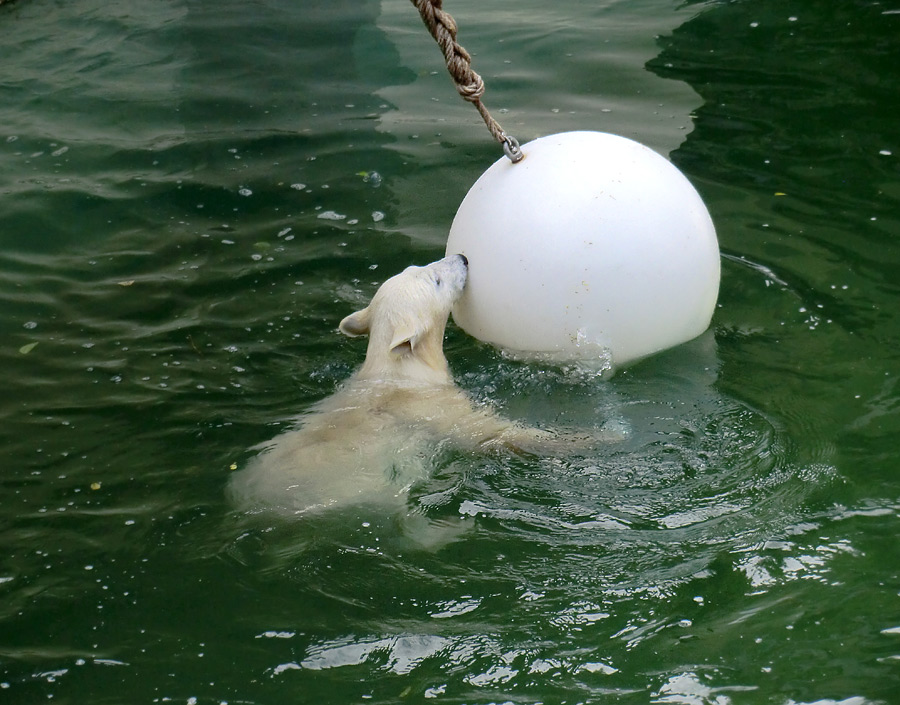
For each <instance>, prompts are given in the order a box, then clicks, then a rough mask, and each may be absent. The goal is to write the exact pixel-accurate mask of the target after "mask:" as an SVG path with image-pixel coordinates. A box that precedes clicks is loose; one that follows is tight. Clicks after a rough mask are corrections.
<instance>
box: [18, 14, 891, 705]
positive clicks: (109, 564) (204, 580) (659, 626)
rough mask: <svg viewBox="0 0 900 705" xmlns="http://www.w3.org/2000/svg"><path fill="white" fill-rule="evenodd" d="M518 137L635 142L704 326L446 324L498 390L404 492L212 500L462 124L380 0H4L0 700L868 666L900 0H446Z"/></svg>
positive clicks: (372, 280)
mask: <svg viewBox="0 0 900 705" xmlns="http://www.w3.org/2000/svg"><path fill="white" fill-rule="evenodd" d="M446 9H448V10H449V11H450V12H451V13H452V14H453V15H454V16H455V17H456V19H457V21H458V23H459V25H460V40H461V41H462V43H463V44H464V45H465V46H466V47H467V48H468V49H469V50H470V51H471V52H472V53H473V54H474V60H475V68H476V70H479V71H480V72H481V73H482V75H483V76H484V78H485V80H486V82H487V86H488V92H487V94H486V96H485V100H486V103H487V104H488V106H489V107H490V108H491V109H492V110H493V111H494V113H495V116H496V117H498V118H499V119H500V121H501V123H503V125H504V127H506V128H507V129H508V130H509V131H510V132H511V133H512V134H514V135H516V136H517V137H518V138H519V139H520V140H522V141H526V140H528V139H531V138H533V137H536V136H538V135H542V134H549V133H552V132H560V131H564V130H572V129H594V130H601V131H608V132H614V133H617V134H622V135H625V136H627V137H631V138H633V139H637V140H639V141H641V142H644V143H645V144H648V145H649V146H651V147H653V148H654V149H657V150H658V151H660V152H662V153H663V154H666V155H667V156H669V157H670V158H671V159H672V160H673V161H674V163H675V164H676V165H678V166H679V167H680V168H681V169H682V170H683V171H684V172H685V173H686V174H687V175H688V176H689V178H690V179H691V180H692V181H693V183H694V184H695V185H696V186H697V188H698V190H699V191H700V192H701V193H702V195H703V197H704V199H705V200H706V203H707V206H708V208H709V210H710V213H711V214H712V216H713V219H714V221H715V222H716V225H717V229H718V234H719V239H720V244H721V248H722V253H723V260H722V264H723V278H722V287H721V294H720V301H719V303H720V305H719V307H718V309H717V311H716V314H715V317H714V319H713V325H712V328H711V330H710V331H709V332H708V333H707V334H706V335H704V336H702V337H701V338H700V339H698V340H696V341H694V342H692V343H690V344H687V345H685V346H682V347H681V348H678V349H676V350H672V351H670V352H667V353H664V354H661V355H659V356H657V357H655V358H653V359H650V360H647V361H644V362H643V363H641V364H639V365H637V366H634V367H632V368H630V369H627V370H625V371H622V372H619V373H618V374H616V375H614V376H613V377H611V378H609V379H602V380H600V379H595V378H593V377H591V376H590V375H588V374H584V373H583V372H580V371H579V370H577V369H563V368H557V367H552V366H546V365H537V364H523V363H520V362H516V361H513V360H510V359H507V358H506V357H504V356H502V355H501V354H500V353H498V352H497V351H495V350H493V349H491V348H489V347H486V346H484V345H482V344H480V343H478V342H476V341H474V340H472V339H470V338H468V337H467V336H466V335H464V334H463V333H462V332H460V331H459V330H458V329H455V328H452V327H451V329H450V331H449V334H448V341H447V353H448V356H449V358H450V361H451V366H452V368H453V370H454V373H455V375H456V376H457V378H458V380H459V382H460V384H461V385H462V386H463V387H465V388H466V389H467V390H468V391H469V392H470V393H471V394H472V395H473V396H475V397H476V398H478V399H482V400H487V401H491V402H492V403H494V404H496V405H497V406H498V407H499V408H501V409H502V411H503V413H504V414H506V415H507V416H510V417H513V418H517V419H523V420H526V421H529V422H532V423H541V424H547V425H553V424H555V423H558V422H564V423H566V424H568V425H575V426H577V425H587V424H591V423H595V422H596V421H597V420H598V419H601V420H602V419H608V418H612V419H616V420H618V421H620V422H622V423H624V424H626V425H627V426H628V427H630V428H631V435H630V437H629V438H628V439H627V440H626V441H624V442H622V443H618V444H614V445H611V446H609V448H608V449H605V450H603V451H601V452H598V453H597V454H593V455H590V456H587V457H586V456H584V455H582V456H577V457H566V458H548V459H534V458H532V459H526V458H513V459H510V458H503V457H488V458H484V457H470V456H467V455H465V454H449V455H448V454H443V455H440V456H439V457H436V458H433V459H431V464H432V465H433V469H432V474H431V477H430V478H429V479H428V480H426V481H424V482H422V483H421V484H420V485H418V486H416V487H415V488H414V489H413V491H412V493H411V497H410V500H409V514H410V515H411V516H414V517H424V518H425V519H426V520H428V521H429V522H431V523H432V524H433V525H435V526H440V525H442V524H446V525H451V526H452V525H458V524H461V525H462V526H463V527H464V530H463V531H461V532H458V533H455V534H454V536H453V538H454V539H455V540H452V541H451V540H448V541H444V542H438V543H437V544H436V545H431V546H428V547H423V546H422V545H421V544H417V543H416V542H415V541H412V540H411V538H410V535H409V531H408V528H409V526H408V523H407V522H406V519H405V518H404V516H403V515H387V516H385V515H381V514H379V513H378V512H377V510H374V509H372V508H356V509H349V510H346V511H342V512H337V513H335V514H332V515H326V516H323V517H320V518H318V519H316V520H311V521H307V522H294V523H291V522H284V521H276V520H274V519H265V518H258V517H257V518H248V517H245V516H242V515H241V513H240V512H238V511H236V510H235V509H234V508H233V507H232V506H231V505H230V504H229V501H228V498H227V495H226V486H227V482H228V476H229V473H230V472H231V470H230V469H229V468H230V467H231V466H232V465H236V466H238V467H242V466H244V465H245V464H246V462H247V461H248V460H249V459H250V458H251V457H252V456H253V453H254V451H252V450H251V448H252V447H253V446H254V445H256V444H258V443H260V442H264V441H266V440H268V439H270V438H272V437H273V436H274V435H276V434H277V433H278V432H279V431H280V430H283V429H284V428H285V427H286V425H287V424H288V423H289V421H290V419H291V418H292V417H293V416H295V415H296V414H298V413H300V412H302V411H304V410H305V409H307V408H309V406H310V405H311V404H313V403H314V402H315V401H317V400H319V399H321V398H323V397H325V396H327V395H328V394H330V393H331V392H332V391H333V390H334V389H335V388H336V386H337V385H338V384H339V383H340V382H341V380H343V379H345V378H346V377H347V376H348V375H349V374H350V373H351V371H352V370H353V369H354V368H355V367H356V366H357V365H358V364H359V362H360V361H361V357H362V354H363V347H362V344H361V342H360V341H353V340H346V339H343V338H341V336H339V335H338V334H337V333H336V330H335V329H336V326H337V323H338V321H339V320H340V319H341V318H342V317H343V316H344V315H346V314H347V313H348V312H350V311H352V310H353V309H354V308H356V307H358V306H359V305H360V304H361V303H363V302H365V301H366V299H367V297H368V296H370V295H371V294H372V292H373V291H374V289H375V287H376V285H377V282H379V281H382V280H383V279H384V278H385V277H387V276H388V275H390V274H392V273H394V272H395V271H397V270H399V269H402V268H403V267H404V266H406V265H407V264H410V263H413V262H415V263H424V262H428V261H430V260H433V259H436V258H437V257H439V256H440V255H441V254H442V252H443V241H444V238H445V237H446V232H447V229H448V228H449V224H450V221H451V220H452V217H453V214H454V212H455V210H456V207H457V206H458V204H459V202H460V200H461V199H462V197H463V195H464V194H465V193H466V191H467V189H468V188H469V186H470V185H471V184H472V182H474V180H475V179H476V178H477V177H478V176H479V175H480V174H481V173H482V171H483V170H484V169H486V168H487V167H488V166H489V165H490V164H491V163H492V162H493V161H494V160H495V159H497V158H498V157H499V156H500V154H499V152H498V150H497V147H496V146H495V145H494V144H492V143H491V141H490V139H489V137H488V135H487V132H486V130H485V129H484V127H483V125H481V124H480V122H479V119H478V117H477V115H476V114H475V111H474V110H473V109H472V108H471V106H468V105H466V104H464V103H462V101H460V100H459V99H458V97H457V96H456V93H455V91H454V89H453V87H452V85H451V84H450V81H449V78H448V77H447V76H446V73H445V71H444V68H443V65H442V63H441V58H440V54H439V52H438V49H437V48H436V47H435V46H434V44H433V41H432V40H431V38H430V37H429V36H428V35H427V33H426V31H425V30H424V28H423V27H422V26H421V23H420V22H419V19H418V17H417V15H416V13H415V10H414V8H413V7H412V6H411V5H410V4H409V3H408V2H407V1H406V0H383V1H382V2H380V3H379V2H374V1H368V0H358V1H357V2H349V1H347V0H327V1H326V0H297V1H296V2H287V1H286V0H266V1H264V2H256V3H247V2H243V3H238V2H231V1H230V0H225V1H224V2H218V3H200V2H192V1H185V0H180V1H177V0H158V1H157V2H153V3H137V2H133V1H128V0H121V1H115V0H113V1H112V2H110V1H109V0H105V1H104V2H102V3H101V2H98V1H97V0H81V1H80V2H78V3H74V2H73V3H66V2H59V1H54V0H18V1H17V2H13V3H11V4H4V5H2V6H0V302H2V305H0V332H2V345H0V366H2V369H3V380H4V382H3V387H2V390H3V393H2V396H0V419H2V424H0V437H2V444H0V449H2V450H0V454H2V455H0V702H2V703H4V704H5V703H10V704H11V705H18V704H19V703H22V704H26V703H27V704H31V703H38V702H48V701H49V702H54V703H72V704H82V703H91V704H92V705H95V704H99V703H123V704H124V703H156V702H174V703H199V704H203V705H205V704H207V703H209V704H213V703H222V702H228V703H256V704H260V705H262V704H265V703H370V702H371V703H399V702H424V701H426V700H429V701H430V700H434V701H435V702H443V703H467V704H470V705H472V704H481V703H484V704H486V703H507V702H508V703H515V704H516V705H525V704H532V703H547V704H550V703H635V704H638V703H684V704H687V705H695V704H706V703H709V704H715V705H725V704H727V703H734V704H740V703H775V704H779V705H782V704H783V705H787V704H788V703H791V704H793V705H799V704H801V703H805V704H809V703H819V704H820V705H824V704H826V703H835V702H837V703H843V704H844V705H868V704H871V703H900V543H898V540H897V532H898V528H900V451H898V449H897V438H898V432H900V388H898V375H900V353H898V349H900V316H898V313H900V241H898V236H900V207H898V206H900V161H898V157H900V120H898V118H897V114H898V113H897V111H898V109H900V68H898V67H900V42H898V41H897V37H900V4H898V3H897V2H896V0H884V1H882V2H874V1H872V2H870V1H867V0H858V1H855V2H849V1H844V0H835V1H834V2H829V3H814V2H810V1H809V0H806V1H804V2H800V1H797V2H776V1H775V0H754V1H750V0H746V1H744V2H740V1H737V2H709V3H690V2H689V3H676V2H668V1H666V0H637V1H633V2H625V1H624V0H621V1H618V2H601V3H582V2H575V1H574V0H561V1H559V2H556V3H544V2H537V0H520V1H519V2H512V1H511V0H497V1H495V2H492V3H489V4H488V3H482V2H477V1H476V0H447V2H446Z"/></svg>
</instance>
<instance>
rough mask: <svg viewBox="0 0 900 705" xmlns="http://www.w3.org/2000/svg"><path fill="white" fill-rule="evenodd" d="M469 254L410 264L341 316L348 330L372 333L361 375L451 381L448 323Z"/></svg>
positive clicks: (354, 333) (344, 330) (353, 333)
mask: <svg viewBox="0 0 900 705" xmlns="http://www.w3.org/2000/svg"><path fill="white" fill-rule="evenodd" d="M468 264H469V263H468V260H466V258H465V256H463V255H451V256H450V257H445V258H444V259H442V260H438V261H437V262H432V263H431V264H429V265H427V266H425V267H407V268H406V269H404V270H403V271H402V272H400V274H397V275H395V276H393V277H391V278H390V279H388V280H387V281H386V282H384V284H382V285H381V287H379V289H378V291H376V292H375V296H373V297H372V301H371V303H370V304H369V305H368V306H366V307H365V308H364V309H362V310H361V311H357V312H356V313H351V314H350V315H349V316H347V317H346V318H345V319H344V320H343V321H341V325H340V330H341V332H342V333H344V334H345V335H349V336H351V337H355V336H358V335H368V336H369V346H368V349H367V351H366V361H365V363H364V364H363V366H362V368H361V369H360V371H359V376H360V377H364V378H371V379H388V380H409V381H427V382H441V383H443V382H449V381H450V372H449V369H448V367H447V360H446V358H445V357H444V350H443V343H444V329H445V327H446V325H447V318H448V317H449V316H450V309H451V308H452V307H453V304H455V303H456V302H457V300H458V299H459V297H460V296H461V295H462V292H463V287H464V286H465V285H466V277H467V275H468Z"/></svg>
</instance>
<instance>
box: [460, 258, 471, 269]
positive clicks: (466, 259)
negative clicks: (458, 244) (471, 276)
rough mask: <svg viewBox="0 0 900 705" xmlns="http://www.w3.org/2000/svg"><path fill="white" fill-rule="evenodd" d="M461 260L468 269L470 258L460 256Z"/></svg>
mask: <svg viewBox="0 0 900 705" xmlns="http://www.w3.org/2000/svg"><path fill="white" fill-rule="evenodd" d="M459 258H460V259H461V260H462V263H463V264H464V265H465V266H466V267H468V266H469V258H468V257H466V256H465V255H459Z"/></svg>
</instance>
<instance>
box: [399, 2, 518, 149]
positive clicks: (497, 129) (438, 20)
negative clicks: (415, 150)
mask: <svg viewBox="0 0 900 705" xmlns="http://www.w3.org/2000/svg"><path fill="white" fill-rule="evenodd" d="M410 2H412V4H413V5H415V6H416V9H418V11H419V15H421V17H422V21H423V22H424V23H425V26H426V27H428V31H429V32H430V33H431V36H432V37H434V40H435V41H436V42H437V43H438V46H439V47H440V48H441V51H442V52H443V53H444V61H445V62H446V64H447V70H448V71H449V72H450V77H451V78H452V79H453V83H454V84H455V85H456V90H457V92H458V93H459V95H460V96H462V98H463V100H467V101H468V102H470V103H472V105H474V106H475V108H476V109H477V110H478V114H479V115H481V119H482V120H484V124H485V125H487V128H488V130H489V131H490V133H491V135H492V136H493V138H494V139H495V140H497V141H498V142H499V143H500V144H502V145H503V151H504V152H505V153H506V156H507V157H509V159H510V160H511V161H512V162H513V163H515V162H518V161H520V160H521V159H522V158H523V157H524V156H525V155H524V154H523V153H522V150H521V149H520V148H519V143H518V142H517V141H516V139H515V138H514V137H510V136H509V135H507V134H506V132H504V130H503V128H502V127H501V126H500V123H499V122H497V121H496V120H495V119H494V118H493V116H492V115H491V114H490V112H488V109H487V108H486V107H485V105H484V103H482V102H481V96H483V95H484V80H483V79H482V78H481V76H479V75H478V74H477V73H475V71H473V70H472V56H471V55H470V54H469V52H467V51H466V50H465V49H464V48H463V47H462V46H460V44H459V43H458V42H457V41H456V32H457V26H456V20H454V19H453V18H452V17H451V16H450V14H449V13H447V12H444V10H443V8H442V5H443V0H410Z"/></svg>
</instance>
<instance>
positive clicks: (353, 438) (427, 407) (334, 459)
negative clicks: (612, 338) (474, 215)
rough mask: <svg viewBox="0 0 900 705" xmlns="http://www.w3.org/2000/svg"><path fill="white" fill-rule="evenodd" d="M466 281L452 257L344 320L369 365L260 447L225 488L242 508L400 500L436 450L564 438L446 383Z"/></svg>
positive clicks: (383, 290)
mask: <svg viewBox="0 0 900 705" xmlns="http://www.w3.org/2000/svg"><path fill="white" fill-rule="evenodd" d="M466 275H467V266H466V262H465V259H464V258H463V257H461V256H459V255H454V256H451V257H447V258H445V259H442V260H440V261H438V262H434V263H432V264H429V265H428V266H425V267H408V268H407V269H405V270H404V271H403V272H401V273H400V274H397V275H396V276H394V277H391V278H390V279H388V280H387V281H386V282H384V284H382V285H381V287H380V288H379V289H378V291H377V292H376V293H375V296H374V297H373V298H372V301H371V303H370V304H369V305H368V306H367V307H366V308H364V309H362V310H361V311H357V312H356V313H353V314H351V315H349V316H347V317H346V318H345V319H344V320H343V321H341V324H340V330H341V331H342V332H343V333H345V334H346V335H349V336H360V335H368V336H369V343H368V349H367V351H366V359H365V362H364V363H363V365H362V367H361V368H360V369H359V370H358V371H357V372H356V373H355V374H354V375H353V376H352V377H351V378H350V379H349V380H348V381H347V382H346V383H345V384H344V385H343V387H342V388H341V389H340V390H339V391H337V392H336V393H335V394H333V395H332V396H330V397H328V398H326V399H324V400H323V401H321V402H319V403H318V404H316V405H315V406H314V407H313V409H312V410H311V412H310V413H308V414H307V415H305V417H304V418H303V419H302V422H301V425H300V427H299V428H298V429H297V430H294V431H289V432H287V433H284V434H282V435H280V436H278V437H276V438H275V439H273V440H272V441H270V442H269V443H267V444H265V445H264V446H263V448H264V450H263V452H262V453H261V454H260V455H259V456H257V457H256V458H255V459H254V460H253V461H252V462H251V464H250V465H249V466H248V467H247V468H246V469H244V470H241V471H240V472H238V473H236V474H235V475H234V476H233V478H232V483H231V490H232V493H233V495H234V496H235V498H236V499H237V500H238V501H239V503H240V504H241V505H242V506H244V507H246V508H259V509H262V508H268V509H276V510H281V511H283V512H286V513H299V514H303V513H308V512H314V511H318V510H322V509H325V508H328V507H335V506H340V505H346V504H352V503H368V502H372V503H385V502H402V501H403V500H404V498H405V493H406V491H407V490H408V489H409V487H410V485H411V484H412V483H413V482H415V481H416V480H417V479H421V478H422V477H425V476H427V473H428V471H429V467H430V462H429V461H430V458H431V457H432V455H433V454H434V453H435V449H436V448H437V447H438V446H439V445H440V444H443V443H446V442H449V443H452V444H454V445H456V446H458V447H461V448H463V449H468V450H471V451H482V450H490V449H494V448H505V449H509V450H512V451H514V452H539V451H541V450H542V449H546V448H547V447H548V446H552V445H553V444H554V443H555V442H557V441H559V440H560V437H558V436H556V435H555V434H552V433H549V432H546V431H540V430H536V429H528V428H524V427H522V426H519V425H517V424H513V423H511V422H509V421H506V420H504V419H502V418H500V417H499V416H497V415H496V414H495V413H493V412H492V411H491V410H490V409H488V408H484V407H479V406H476V405H475V404H473V403H472V401H471V400H470V399H469V398H468V397H467V396H466V394H465V393H464V392H463V391H462V390H461V389H460V388H459V387H457V386H456V385H455V384H454V382H453V378H452V377H451V375H450V370H449V367H448V365H447V360H446V358H445V357H444V352H443V338H444V329H445V327H446V324H447V319H448V317H449V314H450V309H451V307H452V306H453V304H454V303H455V302H456V301H457V299H458V298H459V296H460V295H461V294H462V291H463V287H464V286H465V282H466Z"/></svg>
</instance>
